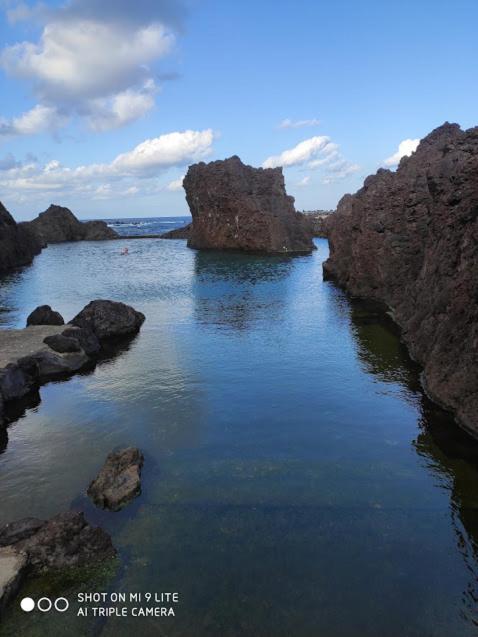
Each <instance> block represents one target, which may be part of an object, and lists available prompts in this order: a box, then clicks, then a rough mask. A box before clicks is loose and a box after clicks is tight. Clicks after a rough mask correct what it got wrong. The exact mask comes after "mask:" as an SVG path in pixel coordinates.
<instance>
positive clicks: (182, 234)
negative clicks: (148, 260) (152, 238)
mask: <svg viewBox="0 0 478 637" xmlns="http://www.w3.org/2000/svg"><path fill="white" fill-rule="evenodd" d="M192 228H193V224H192V223H188V224H186V225H185V226H181V227H180V228H174V229H173V230H168V232H163V234H162V235H161V239H189V237H190V236H191V231H192Z"/></svg>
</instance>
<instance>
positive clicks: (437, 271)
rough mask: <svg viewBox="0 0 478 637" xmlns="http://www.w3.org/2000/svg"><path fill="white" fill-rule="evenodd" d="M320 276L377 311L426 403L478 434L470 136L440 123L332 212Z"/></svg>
mask: <svg viewBox="0 0 478 637" xmlns="http://www.w3.org/2000/svg"><path fill="white" fill-rule="evenodd" d="M329 242H330V258H329V259H328V261H326V263H325V264H324V273H325V275H326V276H329V277H332V278H334V279H335V280H337V281H338V282H339V283H340V284H341V285H343V286H344V287H345V288H346V289H347V290H349V291H350V292H351V293H352V294H354V295H356V296H361V297H370V298H372V299H375V300H378V301H381V302H383V303H385V304H386V305H387V306H388V307H389V308H390V309H391V313H392V316H393V318H394V319H395V321H396V322H397V323H398V324H399V325H400V326H401V328H402V334H403V340H404V341H405V343H406V344H407V345H408V347H409V351H410V353H411V356H412V357H413V358H414V359H416V360H417V361H418V362H419V363H421V365H423V368H424V374H423V380H424V385H425V387H426V389H427V391H428V392H429V394H430V395H431V396H432V397H433V398H434V399H435V400H437V401H438V402H440V403H441V404H443V405H445V406H446V407H448V408H450V409H452V410H453V411H454V412H455V413H456V416H457V419H458V422H459V423H460V424H461V425H462V426H464V427H465V428H467V429H468V430H470V431H471V432H472V433H473V434H474V435H478V127H477V128H472V129H469V130H467V131H462V130H461V129H460V127H459V126H458V125H457V124H448V123H445V124H444V125H443V126H441V127H439V128H437V129H436V130H434V131H433V132H432V133H430V134H429V135H428V136H427V137H425V138H424V139H423V140H422V141H421V143H420V145H419V146H418V148H417V150H416V152H415V153H414V154H413V155H412V156H411V157H404V158H402V160H401V161H400V165H399V167H398V169H397V171H396V172H391V171H390V170H383V169H380V170H379V171H378V172H377V174H376V175H373V176H370V177H368V178H367V179H366V180H365V183H364V186H363V188H361V189H360V190H359V191H358V192H357V193H356V194H355V195H346V196H345V197H343V198H342V200H341V201H340V203H339V206H338V209H337V213H336V214H335V215H333V221H332V222H331V224H330V228H329Z"/></svg>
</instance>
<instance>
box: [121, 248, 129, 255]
mask: <svg viewBox="0 0 478 637" xmlns="http://www.w3.org/2000/svg"><path fill="white" fill-rule="evenodd" d="M121 254H129V250H128V248H123V249H122V250H121Z"/></svg>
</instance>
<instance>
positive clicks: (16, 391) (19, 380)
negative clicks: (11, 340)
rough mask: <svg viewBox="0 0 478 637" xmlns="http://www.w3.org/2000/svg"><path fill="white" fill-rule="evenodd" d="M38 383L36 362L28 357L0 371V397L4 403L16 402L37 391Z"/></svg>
mask: <svg viewBox="0 0 478 637" xmlns="http://www.w3.org/2000/svg"><path fill="white" fill-rule="evenodd" d="M38 381H39V372H38V366H37V364H36V362H35V361H34V360H32V359H31V358H29V357H26V358H21V359H19V360H18V361H17V362H16V363H9V364H8V365H6V366H5V367H3V368H1V369H0V396H2V398H3V400H4V401H10V400H18V399H19V398H23V397H24V396H27V395H28V394H29V393H30V392H32V391H34V390H35V389H37V387H38ZM0 420H1V419H0Z"/></svg>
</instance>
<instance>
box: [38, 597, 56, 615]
mask: <svg viewBox="0 0 478 637" xmlns="http://www.w3.org/2000/svg"><path fill="white" fill-rule="evenodd" d="M52 606H53V602H52V601H51V599H50V598H49V597H40V599H39V600H38V602H37V608H38V610H41V612H42V613H48V611H49V610H51V607H52Z"/></svg>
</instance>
